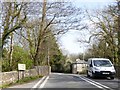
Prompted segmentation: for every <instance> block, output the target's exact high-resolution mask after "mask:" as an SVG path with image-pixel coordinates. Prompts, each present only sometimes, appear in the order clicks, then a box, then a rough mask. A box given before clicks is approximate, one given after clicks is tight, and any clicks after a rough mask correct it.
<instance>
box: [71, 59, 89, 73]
mask: <svg viewBox="0 0 120 90" xmlns="http://www.w3.org/2000/svg"><path fill="white" fill-rule="evenodd" d="M86 70H87V62H86V61H84V60H80V59H76V61H75V62H73V63H72V73H74V74H75V73H85V72H86Z"/></svg>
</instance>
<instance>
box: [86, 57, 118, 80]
mask: <svg viewBox="0 0 120 90" xmlns="http://www.w3.org/2000/svg"><path fill="white" fill-rule="evenodd" d="M115 73H116V71H115V68H114V66H113V64H112V62H111V61H110V60H109V59H106V58H90V59H88V68H87V76H88V77H92V78H94V77H110V78H111V79H114V77H115Z"/></svg>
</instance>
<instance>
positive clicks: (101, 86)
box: [7, 73, 120, 90]
mask: <svg viewBox="0 0 120 90" xmlns="http://www.w3.org/2000/svg"><path fill="white" fill-rule="evenodd" d="M118 84H119V85H118ZM119 86H120V82H119V83H118V80H117V79H114V80H108V79H99V78H98V79H91V78H87V77H86V76H85V75H77V74H64V73H51V74H50V76H46V77H44V78H42V79H39V80H36V81H33V82H30V83H27V84H21V85H16V86H12V87H10V88H11V89H10V88H9V89H7V90H16V89H17V90H19V89H20V90H44V89H45V90H74V89H76V90H89V89H91V90H115V89H116V90H120V88H119V89H118V87H119Z"/></svg>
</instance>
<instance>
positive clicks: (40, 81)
mask: <svg viewBox="0 0 120 90" xmlns="http://www.w3.org/2000/svg"><path fill="white" fill-rule="evenodd" d="M45 77H46V76H44V77H43V78H42V79H40V80H39V81H38V82H37V83H36V84H35V85H34V86H33V87H32V88H37V86H38V85H39V84H40V83H42V81H43V80H44V79H45Z"/></svg>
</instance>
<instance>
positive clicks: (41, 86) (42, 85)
mask: <svg viewBox="0 0 120 90" xmlns="http://www.w3.org/2000/svg"><path fill="white" fill-rule="evenodd" d="M48 79H49V76H47V78H46V79H45V80H44V82H43V83H42V84H41V85H40V87H39V88H43V87H44V86H45V84H46V82H47V80H48Z"/></svg>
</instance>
